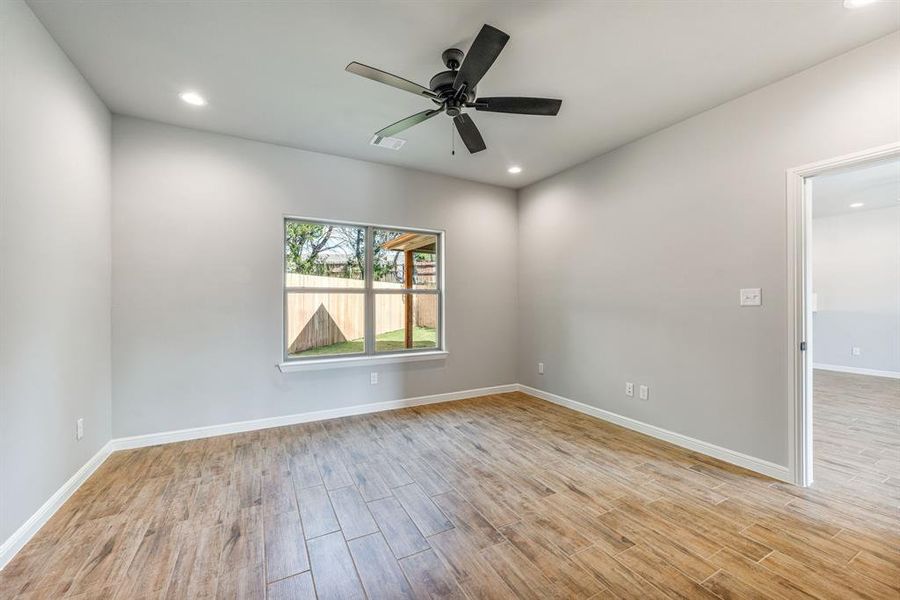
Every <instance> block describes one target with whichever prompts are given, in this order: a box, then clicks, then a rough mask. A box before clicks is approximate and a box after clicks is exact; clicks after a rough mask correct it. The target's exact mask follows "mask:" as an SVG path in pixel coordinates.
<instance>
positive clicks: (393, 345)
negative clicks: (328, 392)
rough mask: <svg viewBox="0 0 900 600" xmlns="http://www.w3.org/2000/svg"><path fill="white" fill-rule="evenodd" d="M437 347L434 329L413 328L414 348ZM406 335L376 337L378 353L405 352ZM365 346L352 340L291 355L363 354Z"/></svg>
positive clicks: (395, 334) (394, 334) (400, 330)
mask: <svg viewBox="0 0 900 600" xmlns="http://www.w3.org/2000/svg"><path fill="white" fill-rule="evenodd" d="M435 346H437V334H436V332H435V330H434V329H431V328H429V327H414V328H413V348H434V347H435ZM404 348H405V346H404V334H403V330H402V329H397V330H395V331H387V332H385V333H382V334H380V335H378V336H376V337H375V350H377V351H378V352H392V351H394V350H403V349H404ZM364 350H365V344H364V343H363V340H362V339H358V340H350V341H348V342H340V343H339V344H331V345H330V346H319V347H318V348H310V349H309V350H304V351H303V352H298V353H297V354H291V355H290V356H291V357H298V356H319V355H325V354H351V353H354V352H363V351H364Z"/></svg>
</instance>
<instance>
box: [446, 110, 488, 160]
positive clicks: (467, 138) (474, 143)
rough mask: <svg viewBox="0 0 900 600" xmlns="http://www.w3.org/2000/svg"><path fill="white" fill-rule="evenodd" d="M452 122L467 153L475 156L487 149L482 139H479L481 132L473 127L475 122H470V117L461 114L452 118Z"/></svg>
mask: <svg viewBox="0 0 900 600" xmlns="http://www.w3.org/2000/svg"><path fill="white" fill-rule="evenodd" d="M453 122H454V123H455V124H456V130H457V131H458V132H459V137H461V138H462V141H463V143H464V144H465V145H466V148H468V149H469V152H471V153H472V154H475V153H476V152H481V151H482V150H484V149H485V148H487V146H485V145H484V138H482V137H481V132H480V131H478V127H476V126H475V121H473V120H472V117H470V116H469V115H467V114H465V113H463V114H461V115H458V116H456V117H454V118H453Z"/></svg>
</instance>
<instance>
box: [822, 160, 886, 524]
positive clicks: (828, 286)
mask: <svg viewBox="0 0 900 600" xmlns="http://www.w3.org/2000/svg"><path fill="white" fill-rule="evenodd" d="M809 184H810V188H811V189H810V192H811V200H812V228H811V231H812V236H811V242H812V253H811V256H810V261H811V268H810V270H809V273H810V275H811V279H812V281H811V282H810V283H811V289H812V297H811V306H810V312H811V314H812V322H811V328H810V329H811V334H812V335H811V338H812V341H813V345H812V349H811V352H812V367H813V375H812V377H813V382H814V383H813V385H812V386H810V387H811V389H812V392H813V409H812V412H813V438H814V445H813V458H814V461H813V463H814V467H813V472H814V475H813V480H814V482H817V483H818V484H819V485H818V487H824V486H825V485H845V486H846V485H851V486H853V487H856V488H857V489H858V490H861V493H862V494H863V495H865V496H867V497H870V498H871V499H879V498H880V500H881V501H882V502H883V503H884V505H885V506H886V507H890V506H892V505H893V506H896V505H897V499H898V490H897V483H898V481H897V479H896V475H897V473H898V472H897V465H898V462H897V460H898V458H900V455H898V439H897V429H896V427H897V417H898V416H900V412H898V408H900V405H898V397H900V158H896V157H895V158H890V159H887V160H878V161H874V162H867V163H863V164H862V165H860V166H857V167H854V168H851V169H849V170H847V169H843V170H838V171H836V172H834V173H831V174H826V175H821V176H817V177H812V178H810V180H809Z"/></svg>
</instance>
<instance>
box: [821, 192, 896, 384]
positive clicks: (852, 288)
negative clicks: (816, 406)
mask: <svg viewBox="0 0 900 600" xmlns="http://www.w3.org/2000/svg"><path fill="white" fill-rule="evenodd" d="M813 202H814V203H815V186H813ZM812 283H813V291H814V292H815V293H816V295H817V297H818V310H817V311H816V312H815V313H814V314H813V362H814V363H815V364H823V365H831V366H839V367H851V368H857V369H874V370H877V371H892V372H894V373H897V374H898V375H900V207H892V208H881V209H877V210H865V211H862V212H853V213H846V214H842V215H834V216H829V217H822V218H816V219H813V228H812ZM854 346H855V347H858V348H859V349H860V354H859V356H853V354H852V353H851V348H852V347H854Z"/></svg>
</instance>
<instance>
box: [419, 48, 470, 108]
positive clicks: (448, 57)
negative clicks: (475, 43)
mask: <svg viewBox="0 0 900 600" xmlns="http://www.w3.org/2000/svg"><path fill="white" fill-rule="evenodd" d="M464 57H465V54H463V51H462V50H460V49H458V48H449V49H447V50H444V53H443V54H441V59H442V60H443V61H444V64H445V65H446V66H447V68H448V69H450V70H449V71H441V72H440V73H438V74H437V75H435V76H434V77H432V78H431V81H430V82H429V84H428V85H429V87H430V88H431V91H433V92H434V93H435V94H437V95H438V96H439V97H440V98H439V99H436V100H435V102H436V103H438V104H443V101H444V100H446V99H447V98H450V97H451V96H455V95H456V90H455V89H454V88H453V83H454V82H455V80H456V70H457V69H458V68H459V66H460V65H461V64H462V61H463V58H464ZM458 100H459V101H460V102H461V103H466V102H474V101H475V88H474V87H473V88H471V89H467V90H466V91H465V93H464V94H463V95H462V96H461V97H460V98H458ZM448 108H452V107H451V106H450V105H448ZM448 112H449V111H448ZM450 116H454V115H450Z"/></svg>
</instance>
